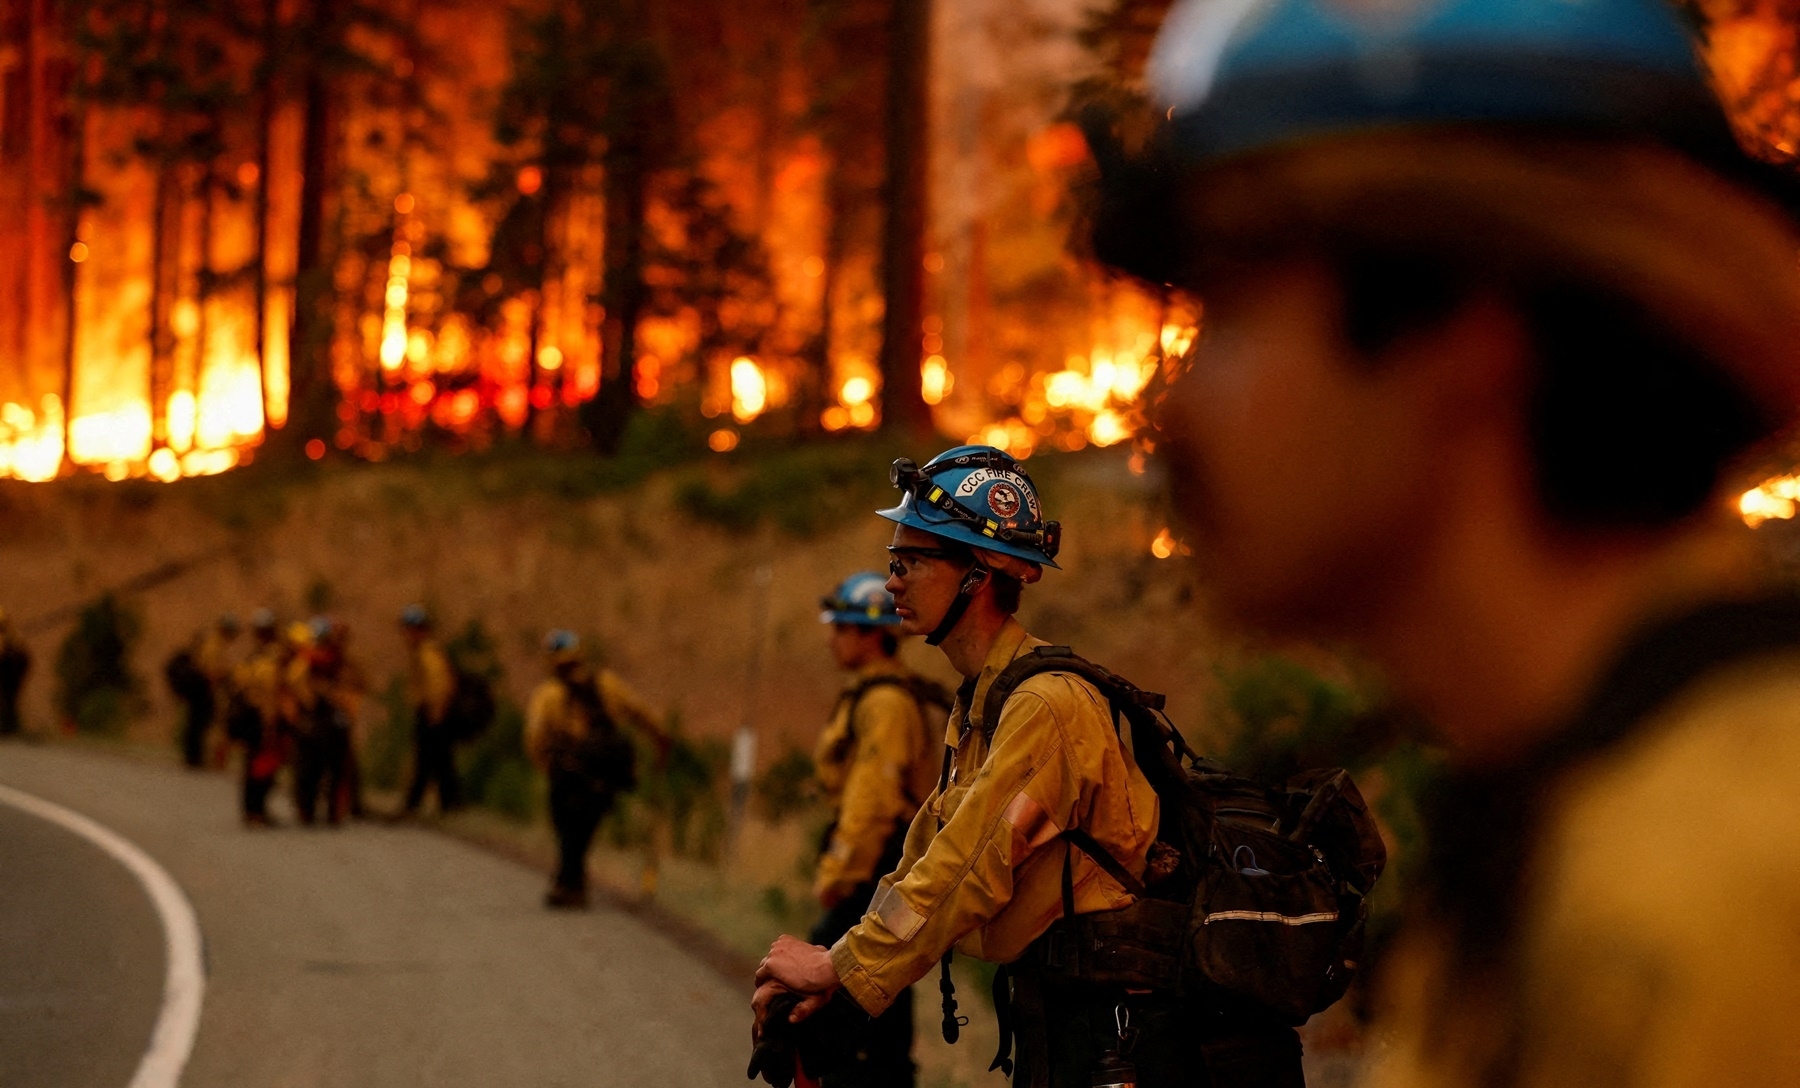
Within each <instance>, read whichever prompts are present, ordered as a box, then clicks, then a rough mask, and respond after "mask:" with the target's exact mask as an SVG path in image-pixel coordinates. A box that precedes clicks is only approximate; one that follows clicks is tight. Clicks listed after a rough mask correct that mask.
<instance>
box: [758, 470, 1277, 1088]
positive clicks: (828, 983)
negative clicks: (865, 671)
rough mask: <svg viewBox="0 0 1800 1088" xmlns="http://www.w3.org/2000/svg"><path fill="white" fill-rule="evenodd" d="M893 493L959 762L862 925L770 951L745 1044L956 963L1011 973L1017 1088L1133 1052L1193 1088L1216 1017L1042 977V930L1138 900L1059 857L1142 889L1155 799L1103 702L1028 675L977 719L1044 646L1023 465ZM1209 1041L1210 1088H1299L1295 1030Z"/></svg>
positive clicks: (1151, 1075) (1069, 1076) (1076, 1086)
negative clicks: (995, 689)
mask: <svg viewBox="0 0 1800 1088" xmlns="http://www.w3.org/2000/svg"><path fill="white" fill-rule="evenodd" d="M892 479H893V481H894V483H895V484H896V486H898V487H899V488H900V489H901V490H902V492H903V498H902V501H901V504H900V505H899V506H898V507H895V508H894V509H891V510H885V511H882V512H881V513H882V516H883V517H885V518H887V519H888V520H890V521H893V522H895V523H896V527H895V530H894V537H893V545H892V546H891V547H890V548H889V549H888V550H889V552H890V553H891V554H892V556H893V559H892V565H891V566H890V568H889V569H890V571H891V574H892V576H891V577H890V578H889V579H888V583H887V585H888V588H889V589H890V590H891V591H892V592H893V594H894V599H895V602H896V606H897V608H898V611H899V613H900V617H901V621H902V622H901V626H900V628H899V631H900V633H902V634H923V635H926V642H927V643H928V644H930V645H934V646H939V647H941V648H942V650H943V651H944V655H945V656H946V657H947V658H948V659H949V661H950V663H951V664H952V665H953V666H954V667H955V668H956V670H957V672H959V673H961V674H962V676H963V678H964V680H963V684H962V686H961V687H960V688H959V689H958V691H957V700H956V706H955V709H954V710H953V712H952V714H951V717H950V723H949V729H948V732H947V733H946V736H945V739H946V742H947V743H948V744H949V745H950V746H951V747H952V749H953V751H952V755H951V758H950V760H949V763H948V766H946V767H945V768H944V770H945V774H944V778H943V780H942V781H943V783H944V784H943V786H942V787H941V788H940V789H939V790H938V791H936V792H934V793H933V795H932V796H931V797H930V798H929V799H928V800H927V801H926V804H925V807H924V808H923V809H921V811H920V814H919V816H918V818H917V819H915V820H914V821H913V825H912V828H911V830H910V831H909V832H908V834H907V839H906V851H905V854H904V856H903V857H902V858H901V861H900V864H899V866H898V868H896V869H895V871H894V872H893V873H891V874H889V875H888V876H886V877H884V878H882V881H881V885H880V888H879V889H878V890H877V892H876V894H875V900H874V903H873V905H872V906H871V908H870V910H869V913H868V914H867V915H866V916H865V917H864V918H863V920H862V921H861V922H860V923H859V924H858V925H856V926H855V927H854V928H852V929H851V930H850V932H849V933H848V934H846V935H845V936H844V937H843V938H842V939H841V940H839V941H838V942H837V943H836V944H835V945H833V946H832V947H831V948H829V949H827V948H823V947H819V946H816V945H812V944H808V943H806V942H803V941H799V940H796V939H794V938H792V937H782V938H781V939H779V940H778V941H776V943H775V945H774V946H773V947H772V948H771V949H770V952H769V955H768V956H767V957H766V958H765V959H764V960H763V962H762V964H761V965H760V966H759V967H758V969H757V975H756V980H757V986H758V988H757V993H756V997H755V1000H754V1002H753V1004H754V1008H755V1012H756V1017H757V1027H756V1031H757V1034H758V1037H759V1039H760V1038H761V1037H762V1035H763V1033H764V1031H765V1030H766V1026H767V1025H766V1018H767V1016H768V1012H769V1007H770V1005H771V1003H772V1002H775V1001H777V999H780V998H783V997H784V995H785V994H793V995H797V996H799V997H800V998H801V1001H800V1004H799V1006H798V1007H797V1008H796V1009H795V1011H794V1013H793V1016H794V1017H798V1018H800V1019H805V1018H806V1017H809V1016H812V1015H815V1014H818V1013H819V1012H820V1010H825V1009H826V1008H827V1006H828V1005H831V1006H833V1008H832V1009H830V1010H828V1011H829V1013H830V1016H831V1018H832V1021H833V1022H841V1023H848V1024H856V1023H857V1021H858V1017H860V1016H863V1015H865V1014H879V1013H881V1012H882V1011H883V1010H885V1009H886V1008H888V1007H889V1006H890V1005H891V1004H892V1003H893V1002H894V1000H895V999H896V998H897V997H898V996H899V994H900V993H901V992H902V991H904V990H905V989H906V988H907V987H908V986H910V985H912V984H913V983H914V982H916V981H918V980H919V979H921V978H923V977H925V975H926V974H928V973H929V972H930V970H931V968H932V967H933V965H935V964H937V963H938V962H939V961H940V959H941V958H943V957H944V955H945V954H946V953H947V952H949V951H950V949H952V948H956V949H959V950H961V951H963V952H966V953H968V954H969V955H972V956H975V957H977V958H979V959H985V960H989V961H991V962H995V963H1000V964H1007V965H1010V966H1009V971H1010V972H1011V973H1012V986H1011V989H1010V991H1009V993H1010V997H1011V1001H1010V1005H1011V1009H1010V1015H1011V1019H1012V1021H1013V1024H1012V1026H1013V1027H1014V1028H1015V1030H1016V1035H1017V1038H1018V1043H1019V1058H1018V1068H1017V1073H1016V1083H1018V1084H1021V1085H1038V1086H1048V1088H1087V1086H1088V1085H1089V1084H1093V1083H1102V1082H1101V1081H1098V1080H1094V1079H1092V1078H1094V1077H1095V1076H1096V1075H1097V1074H1099V1073H1101V1072H1103V1071H1104V1062H1105V1061H1106V1059H1107V1058H1108V1057H1109V1055H1110V1053H1111V1052H1112V1051H1115V1050H1117V1049H1118V1048H1120V1047H1122V1046H1125V1045H1127V1044H1126V1040H1124V1039H1122V1038H1121V1037H1122V1036H1127V1035H1129V1036H1130V1044H1131V1049H1132V1057H1133V1061H1135V1063H1136V1066H1137V1081H1138V1083H1140V1084H1143V1085H1145V1086H1146V1088H1160V1086H1162V1085H1174V1084H1190V1083H1204V1081H1201V1080H1200V1077H1202V1076H1204V1075H1205V1074H1201V1073H1198V1072H1196V1069H1197V1068H1200V1067H1202V1066H1201V1063H1202V1062H1203V1061H1204V1059H1203V1058H1202V1056H1201V1054H1202V1048H1204V1047H1206V1046H1208V1045H1210V1044H1211V1043H1212V1042H1213V1041H1214V1040H1215V1039H1217V1038H1218V1036H1219V1034H1220V1031H1221V1022H1220V1021H1219V1018H1218V1017H1217V1016H1214V1015H1212V1014H1210V1013H1209V1012H1208V1011H1206V1010H1204V1009H1202V1008H1200V1007H1199V1006H1198V1005H1197V1004H1189V1003H1186V1002H1184V1001H1183V1000H1181V999H1180V998H1178V997H1176V996H1175V995H1173V994H1171V993H1168V992H1149V993H1136V992H1133V991H1131V990H1129V989H1127V988H1126V987H1125V986H1122V985H1109V984H1105V983H1102V982H1099V981H1086V980H1083V979H1080V978H1076V979H1066V980H1065V979H1061V978H1057V977H1053V975H1052V969H1053V967H1054V966H1055V964H1054V963H1053V962H1052V960H1051V958H1050V957H1049V956H1048V955H1047V952H1048V944H1049V941H1048V939H1047V938H1046V935H1047V934H1049V933H1050V932H1051V930H1052V927H1053V926H1058V925H1065V924H1066V925H1074V924H1076V922H1077V921H1078V920H1079V921H1081V922H1082V923H1083V924H1085V923H1086V922H1088V921H1091V919H1088V918H1086V916H1090V915H1097V914H1100V913H1102V912H1110V911H1115V910H1121V909H1123V908H1125V907H1128V906H1130V905H1131V904H1133V903H1134V902H1135V901H1136V900H1135V897H1134V896H1133V894H1132V893H1131V892H1129V891H1127V890H1126V888H1125V887H1124V886H1123V885H1122V884H1121V883H1119V882H1118V881H1117V880H1115V879H1114V878H1113V877H1112V876H1110V875H1109V874H1108V873H1107V871H1106V870H1105V869H1104V868H1103V867H1102V865H1101V864H1100V863H1099V862H1097V861H1096V860H1094V858H1093V856H1091V855H1090V853H1089V851H1088V849H1087V848H1086V847H1083V848H1082V849H1075V848H1074V847H1073V845H1072V843H1071V842H1070V841H1068V840H1066V839H1065V840H1064V841H1058V840H1059V839H1063V838H1064V835H1065V833H1066V832H1073V831H1080V832H1085V833H1086V835H1087V836H1089V837H1090V842H1091V843H1092V844H1094V846H1095V848H1096V849H1101V850H1104V851H1105V852H1106V853H1107V854H1110V855H1111V858H1112V862H1113V863H1114V864H1116V865H1117V866H1119V867H1121V868H1122V869H1123V870H1124V871H1126V872H1127V873H1128V874H1129V875H1130V876H1132V877H1133V878H1137V879H1141V878H1142V874H1143V873H1144V871H1145V863H1146V858H1147V855H1148V853H1149V849H1150V845H1151V842H1152V840H1153V839H1154V837H1155V833H1156V829H1157V826H1158V819H1159V801H1158V798H1157V796H1156V793H1155V791H1154V790H1153V789H1152V788H1151V786H1150V783H1149V782H1148V781H1147V780H1146V779H1145V778H1144V776H1143V774H1142V772H1141V771H1140V770H1139V769H1138V767H1137V765H1136V762H1135V760H1134V759H1133V757H1132V755H1131V752H1130V751H1129V749H1127V748H1126V747H1125V746H1124V745H1123V744H1121V742H1120V739H1119V737H1118V735H1117V734H1116V733H1115V732H1114V728H1113V716H1112V711H1111V708H1110V705H1109V703H1108V702H1107V700H1106V698H1105V697H1104V696H1102V695H1101V694H1100V692H1099V691H1098V689H1096V688H1095V687H1094V686H1093V685H1092V684H1090V683H1088V682H1087V681H1086V680H1083V679H1080V678H1078V677H1076V676H1074V675H1072V674H1070V673H1064V672H1042V673H1039V674H1037V675H1034V676H1031V677H1029V678H1028V679H1025V680H1024V681H1022V682H1020V683H1019V684H1018V686H1017V687H1016V688H1015V689H1014V691H1013V693H1012V694H1011V696H1010V697H1009V698H1007V699H1006V700H1005V702H1004V704H1003V705H1002V707H1001V709H1000V711H999V712H998V714H997V719H998V720H996V721H993V722H988V721H985V720H984V710H983V703H984V700H985V698H986V695H987V692H988V691H989V690H990V688H991V687H992V685H993V683H994V681H995V680H996V679H997V677H998V676H999V674H1000V673H1001V672H1002V671H1003V670H1004V669H1005V668H1006V667H1007V666H1009V665H1010V664H1012V663H1013V662H1014V661H1015V660H1016V659H1018V658H1020V657H1021V656H1023V655H1025V654H1027V653H1029V652H1030V651H1031V650H1032V649H1033V648H1035V647H1039V646H1042V645H1044V643H1043V642H1042V641H1041V640H1038V639H1035V638H1032V637H1031V636H1030V635H1029V634H1028V633H1027V632H1026V631H1025V629H1024V628H1023V627H1022V626H1020V625H1019V623H1018V621H1017V620H1015V619H1014V618H1013V613H1014V612H1016V611H1017V609H1018V607H1019V598H1020V593H1021V592H1022V590H1023V588H1024V586H1025V585H1026V584H1028V583H1032V582H1036V581H1037V580H1038V579H1039V578H1040V577H1041V576H1042V571H1043V568H1044V567H1045V566H1051V567H1054V566H1055V565H1056V564H1055V556H1056V552H1057V547H1058V544H1059V538H1060V527H1059V526H1058V525H1056V523H1054V522H1046V521H1045V520H1044V517H1043V514H1042V510H1041V508H1040V505H1039V499H1038V494H1037V489H1036V487H1035V485H1034V484H1033V483H1032V481H1031V479H1030V477H1029V476H1027V475H1026V473H1025V472H1024V470H1023V469H1022V468H1021V467H1020V465H1019V464H1018V462H1017V461H1015V460H1014V459H1013V458H1012V457H1009V456H1008V455H1006V454H1005V453H1003V452H1001V451H999V450H996V449H993V448H991V447H986V446H962V447H958V448H956V449H953V450H950V451H948V452H946V453H944V454H941V455H939V456H938V457H937V458H936V459H934V460H933V461H931V462H930V463H928V464H927V465H925V467H924V468H923V469H921V468H919V467H917V466H916V465H914V464H913V463H912V462H910V461H905V460H902V461H898V462H896V463H895V465H894V470H893V474H892ZM1065 919H1066V921H1065ZM846 1000H847V1001H848V1002H849V1003H850V1007H848V1008H846V1007H844V1006H843V1005H842V1004H840V1003H841V1002H844V1001H846ZM950 1015H951V1010H950V1009H948V1008H947V1009H946V1017H947V1018H948V1017H949V1016H950ZM1223 1026H1224V1028H1225V1029H1226V1030H1227V1031H1228V1033H1229V1034H1231V1035H1232V1036H1233V1042H1232V1044H1231V1045H1232V1047H1233V1052H1234V1058H1233V1063H1232V1064H1233V1066H1234V1068H1233V1069H1232V1070H1230V1071H1227V1070H1226V1069H1225V1068H1224V1064H1225V1063H1221V1065H1220V1068H1217V1069H1211V1068H1209V1072H1210V1074H1211V1079H1212V1083H1213V1084H1214V1085H1244V1086H1250V1085H1256V1086H1259V1088H1269V1086H1277V1088H1288V1086H1298V1085H1300V1084H1301V1083H1302V1079H1301V1076H1300V1062H1299V1043H1298V1040H1297V1038H1296V1037H1295V1035H1294V1033H1293V1031H1292V1029H1291V1028H1288V1027H1286V1026H1285V1025H1283V1024H1259V1025H1254V1026H1247V1025H1242V1024H1235V1023H1233V1024H1226V1025H1223ZM1003 1027H1004V1025H1003ZM949 1028H950V1025H949V1024H948V1023H947V1024H946V1035H950V1034H952V1032H951V1031H950V1030H949ZM1003 1037H1004V1036H1003ZM1211 1064H1212V1063H1211V1062H1210V1061H1208V1062H1206V1067H1210V1066H1211Z"/></svg>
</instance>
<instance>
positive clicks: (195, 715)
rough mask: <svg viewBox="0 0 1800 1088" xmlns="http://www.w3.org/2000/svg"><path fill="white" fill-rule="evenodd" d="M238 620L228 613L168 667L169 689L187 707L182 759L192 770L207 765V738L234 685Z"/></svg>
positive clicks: (182, 651)
mask: <svg viewBox="0 0 1800 1088" xmlns="http://www.w3.org/2000/svg"><path fill="white" fill-rule="evenodd" d="M238 627H239V625H238V618H237V617H236V616H235V615H233V614H231V613H229V612H227V613H225V614H224V615H223V616H220V617H219V618H218V620H217V622H215V623H212V624H209V625H208V626H206V627H205V628H203V629H201V631H200V632H199V633H198V634H196V635H195V636H194V638H193V640H192V641H191V642H189V643H188V644H187V645H186V646H185V647H183V648H182V649H180V650H179V651H177V652H176V654H175V656H174V657H172V658H171V659H170V660H169V663H168V665H167V667H166V668H165V674H166V675H167V677H168V680H169V686H170V688H171V689H172V690H173V691H174V693H175V696H176V697H177V698H178V699H180V700H181V702H182V703H183V704H185V708H186V712H185V714H184V715H183V720H182V727H181V757H182V759H183V760H184V761H185V762H186V763H187V765H188V766H189V767H195V768H198V767H204V766H205V765H206V748H207V744H206V741H207V737H208V735H209V734H210V733H211V731H212V723H213V719H214V718H216V717H217V716H218V710H219V705H220V702H221V697H224V696H227V695H228V692H229V687H230V683H231V662H230V653H231V644H232V643H233V642H235V641H236V640H237V636H238Z"/></svg>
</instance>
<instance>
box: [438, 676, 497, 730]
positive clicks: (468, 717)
mask: <svg viewBox="0 0 1800 1088" xmlns="http://www.w3.org/2000/svg"><path fill="white" fill-rule="evenodd" d="M496 709H497V704H496V703H495V700H494V684H493V681H491V680H489V679H488V678H487V676H486V675H485V674H483V673H479V672H472V671H470V670H468V669H464V668H460V667H459V668H457V669H456V690H455V691H454V692H453V693H452V694H451V696H450V706H449V708H448V709H447V710H446V711H445V712H444V724H445V725H446V726H448V727H449V730H450V736H451V738H452V739H454V740H459V741H460V740H473V739H475V738H476V737H479V736H480V735H481V734H483V733H485V732H487V730H488V727H489V726H491V725H493V724H494V715H495V712H496Z"/></svg>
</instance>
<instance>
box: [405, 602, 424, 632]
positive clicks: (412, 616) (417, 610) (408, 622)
mask: <svg viewBox="0 0 1800 1088" xmlns="http://www.w3.org/2000/svg"><path fill="white" fill-rule="evenodd" d="M400 626H402V627H413V628H425V627H430V626H431V613H429V612H427V611H425V606H424V605H422V604H409V605H407V606H406V607H405V608H402V609H401V610H400Z"/></svg>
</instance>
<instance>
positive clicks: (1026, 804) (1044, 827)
mask: <svg viewBox="0 0 1800 1088" xmlns="http://www.w3.org/2000/svg"><path fill="white" fill-rule="evenodd" d="M1000 818H1001V819H1002V820H1005V821H1006V822H1007V823H1009V824H1011V825H1012V827H1013V832H1014V834H1015V835H1017V836H1018V845H1019V846H1021V847H1022V848H1023V849H1021V850H1019V851H1017V853H1018V856H1017V857H1014V858H1013V864H1014V865H1017V864H1018V863H1019V861H1020V860H1021V859H1022V857H1023V856H1024V854H1025V853H1027V852H1029V851H1031V850H1036V849H1037V848H1038V847H1040V846H1042V845H1044V844H1045V843H1047V842H1049V841H1050V840H1051V839H1054V838H1056V836H1058V835H1060V834H1062V828H1061V827H1059V826H1058V825H1057V823H1056V821H1055V820H1052V819H1051V818H1050V813H1049V811H1048V810H1046V809H1045V808H1044V806H1043V805H1041V804H1039V803H1038V801H1037V798H1035V797H1033V796H1031V795H1030V794H1028V793H1025V792H1023V791H1021V792H1020V793H1019V795H1018V796H1017V797H1014V798H1013V799H1012V803H1011V804H1009V805H1007V806H1006V811H1005V812H1003V813H1001V814H1000Z"/></svg>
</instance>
